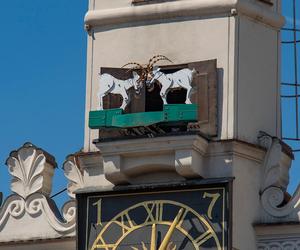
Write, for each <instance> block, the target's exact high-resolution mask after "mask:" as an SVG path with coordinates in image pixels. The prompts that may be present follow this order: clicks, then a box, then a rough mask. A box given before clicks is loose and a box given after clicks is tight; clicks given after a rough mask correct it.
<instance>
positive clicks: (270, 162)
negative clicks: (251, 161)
mask: <svg viewBox="0 0 300 250" xmlns="http://www.w3.org/2000/svg"><path fill="white" fill-rule="evenodd" d="M258 138H259V141H260V144H261V146H263V147H265V148H266V149H267V152H266V156H265V159H264V162H263V175H262V176H263V177H262V181H261V189H260V190H261V204H262V207H263V208H264V210H265V211H266V212H267V214H268V215H270V216H271V218H277V219H278V218H281V219H280V220H284V218H288V220H295V221H299V215H298V214H299V213H300V186H299V187H298V189H297V191H296V192H295V194H294V195H293V197H292V199H290V200H289V201H288V202H287V203H285V202H286V201H285V194H286V187H287V184H288V180H289V177H288V176H289V175H288V171H289V169H290V165H291V158H290V157H288V156H286V155H285V154H284V153H283V152H282V151H283V150H282V145H281V142H280V140H279V139H278V138H276V137H271V136H270V135H268V134H266V133H264V132H260V134H259V137H258Z"/></svg>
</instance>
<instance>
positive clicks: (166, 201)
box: [78, 185, 229, 250]
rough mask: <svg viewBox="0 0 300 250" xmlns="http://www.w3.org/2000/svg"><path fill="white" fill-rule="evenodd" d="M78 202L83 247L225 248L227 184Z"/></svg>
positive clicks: (91, 249)
mask: <svg viewBox="0 0 300 250" xmlns="http://www.w3.org/2000/svg"><path fill="white" fill-rule="evenodd" d="M78 201H79V204H78V205H79V211H78V213H79V217H78V219H79V231H78V246H79V249H82V250H97V249H104V250H121V249H124V250H125V249H126V250H128V249H129V250H184V249H186V250H193V249H229V248H228V244H229V240H228V239H229V223H228V222H229V220H228V215H229V213H228V190H227V187H226V186H219V187H217V186H209V187H200V186H199V185H197V186H194V185H193V186H184V187H182V186H180V188H179V187H175V186H172V188H171V189H170V190H168V188H167V187H165V188H163V189H161V188H159V189H157V190H156V189H155V188H154V189H153V188H152V189H151V192H150V191H149V190H145V189H143V190H139V191H138V190H135V191H134V192H133V191H132V190H131V191H130V192H126V191H124V192H117V193H115V192H112V193H110V192H106V193H102V194H100V193H99V194H87V195H83V194H82V195H79V197H78ZM84 217H85V218H84ZM81 219H82V222H83V223H80V221H81Z"/></svg>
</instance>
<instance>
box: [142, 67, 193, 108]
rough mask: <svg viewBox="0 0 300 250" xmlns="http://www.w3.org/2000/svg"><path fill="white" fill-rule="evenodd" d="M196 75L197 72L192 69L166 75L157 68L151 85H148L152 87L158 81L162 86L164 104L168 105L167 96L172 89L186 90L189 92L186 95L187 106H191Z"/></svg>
mask: <svg viewBox="0 0 300 250" xmlns="http://www.w3.org/2000/svg"><path fill="white" fill-rule="evenodd" d="M195 73H196V70H195V69H193V70H190V69H187V68H186V69H181V70H179V71H176V72H174V73H171V74H165V73H163V72H161V71H160V68H158V67H155V68H154V69H153V71H152V76H151V77H150V79H151V80H150V83H149V84H148V85H150V86H151V85H152V84H153V82H154V81H155V80H157V81H158V82H159V83H160V84H161V90H160V96H161V98H162V100H163V102H164V104H168V103H167V95H168V92H169V91H170V90H171V89H175V88H180V87H182V88H184V89H186V90H187V93H186V101H185V103H186V104H191V103H192V102H191V99H190V96H191V93H192V89H193V88H192V81H193V76H194V74H195Z"/></svg>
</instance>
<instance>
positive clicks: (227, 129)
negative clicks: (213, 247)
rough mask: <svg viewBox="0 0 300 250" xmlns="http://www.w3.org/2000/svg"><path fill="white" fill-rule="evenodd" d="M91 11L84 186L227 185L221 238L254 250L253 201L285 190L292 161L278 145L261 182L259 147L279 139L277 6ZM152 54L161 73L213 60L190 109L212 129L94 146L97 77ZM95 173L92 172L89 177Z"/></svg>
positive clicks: (248, 2) (195, 3) (201, 3)
mask: <svg viewBox="0 0 300 250" xmlns="http://www.w3.org/2000/svg"><path fill="white" fill-rule="evenodd" d="M89 6H90V7H89V11H88V13H87V14H86V17H85V24H86V29H87V31H88V34H89V36H88V60H87V89H86V93H87V94H86V126H85V127H86V129H85V145H84V151H85V152H99V153H94V154H93V155H94V156H93V157H94V158H93V160H92V161H89V162H88V164H86V165H85V164H84V163H83V166H84V167H83V168H84V169H85V171H86V172H85V178H86V182H87V183H88V182H90V183H92V184H91V185H100V186H103V185H104V186H105V185H108V186H109V185H111V184H113V185H116V186H118V185H123V184H127V185H144V184H147V185H151V184H153V185H154V184H156V183H164V184H167V183H170V182H173V181H178V182H185V181H188V180H189V179H199V180H200V179H204V180H209V179H213V178H234V180H233V181H232V192H231V195H232V207H231V208H230V209H229V210H230V214H231V216H230V218H229V220H228V223H230V221H231V222H232V224H231V226H230V229H229V231H230V230H231V232H232V233H229V234H230V236H228V237H229V238H230V241H231V244H232V245H231V246H232V247H233V248H234V249H256V247H257V239H256V232H255V228H254V227H253V225H254V224H256V223H258V224H259V223H260V222H261V221H262V220H263V219H262V218H264V208H263V206H262V204H261V194H262V192H263V191H264V189H265V188H267V186H268V185H273V184H274V183H280V185H281V187H282V188H283V189H285V188H286V186H287V183H288V174H287V173H288V169H289V166H290V161H291V158H292V154H291V152H290V150H289V148H288V147H285V146H278V147H280V150H279V151H280V152H279V153H278V154H279V155H280V156H279V158H280V159H278V164H279V165H280V169H281V173H280V174H279V176H277V177H276V178H277V179H276V178H275V179H276V181H274V182H272V181H271V182H270V183H267V184H266V183H265V180H266V179H268V177H267V175H268V173H269V172H268V170H266V168H267V167H266V165H267V163H266V161H267V160H266V158H265V157H266V152H267V149H270V148H271V145H273V144H272V143H273V142H272V138H273V137H274V138H275V137H278V138H280V136H281V135H280V131H281V125H280V95H279V91H280V89H279V81H280V74H279V72H280V70H279V68H280V28H281V27H282V26H283V24H284V18H283V17H282V16H281V14H280V13H281V1H279V0H278V1H275V0H274V1H260V0H243V1H242V0H235V1H231V0H207V1H206V0H192V1H191V0H182V1H151V0H148V1H147V0H141V1H130V0H127V1H124V0H119V1H109V0H107V1H106V0H102V1H97V0H96V1H95V0H91V1H90V5H89ZM153 55H164V56H165V57H167V58H168V59H170V60H171V61H172V63H170V62H167V61H161V62H160V66H163V65H164V64H168V65H169V66H170V65H195V63H199V62H203V63H204V65H209V61H210V63H212V61H214V64H212V65H213V66H211V67H212V68H213V69H212V70H209V69H208V68H209V66H206V68H205V67H204V68H205V69H203V67H200V66H199V67H200V68H199V69H198V68H197V72H198V73H199V74H200V75H201V77H204V78H205V76H206V77H207V76H208V75H210V77H207V78H206V87H207V89H206V90H204V89H201V87H199V88H198V90H197V91H200V92H201V91H202V92H203V91H207V92H206V93H207V96H206V97H205V96H203V95H201V94H200V95H198V102H197V101H196V104H197V105H198V109H199V110H202V111H203V110H206V111H207V114H208V115H207V117H208V118H207V119H208V120H209V122H210V125H211V124H213V125H211V126H213V127H214V128H215V130H207V129H202V128H203V126H204V125H203V123H202V122H199V123H198V130H197V129H196V130H197V132H198V133H193V134H191V133H186V134H179V133H178V134H176V133H170V134H168V133H167V134H164V136H157V137H156V136H154V138H148V137H147V138H138V137H135V138H130V139H129V138H127V139H124V138H121V137H122V136H121V137H117V138H114V140H101V132H100V140H97V139H99V131H98V130H97V129H90V128H89V122H90V121H89V114H90V111H94V110H97V107H98V102H99V96H97V93H98V92H99V75H98V73H101V72H102V73H103V72H105V71H101V69H102V68H111V67H113V68H121V67H122V66H123V65H125V64H127V63H128V62H138V63H140V64H147V62H148V60H149V58H151V57H152V56H153ZM169 66H167V68H168V67H169ZM201 70H202V71H201ZM213 73H215V75H214V74H213ZM213 76H215V84H214V80H212V78H213ZM201 79H202V78H201ZM199 81H201V80H199ZM203 81H205V80H203ZM200 85H201V84H200ZM200 85H199V86H200ZM201 86H202V85H201ZM199 89H200V90H199ZM212 92H214V93H212ZM194 100H195V99H194ZM199 100H204V101H203V102H201V101H199ZM212 100H213V101H212ZM146 109H147V107H146ZM213 110H214V111H213ZM202 111H201V112H202ZM200 116H201V115H200ZM90 119H91V118H90ZM199 119H200V118H199V114H198V121H199ZM88 121H89V122H88ZM188 131H189V130H188ZM260 132H263V133H260ZM268 136H269V137H268ZM108 137H109V136H108ZM258 138H260V139H258ZM266 141H268V143H266ZM280 145H281V144H280ZM83 158H84V157H83ZM83 161H87V157H86V158H85V160H83ZM264 163H265V165H264ZM99 165H101V170H99ZM97 169H98V175H93V174H91V173H93V172H94V171H97ZM227 247H229V245H227ZM226 249H227V248H226Z"/></svg>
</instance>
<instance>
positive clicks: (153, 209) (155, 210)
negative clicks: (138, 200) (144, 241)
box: [144, 201, 164, 223]
mask: <svg viewBox="0 0 300 250" xmlns="http://www.w3.org/2000/svg"><path fill="white" fill-rule="evenodd" d="M144 208H145V209H146V212H147V218H146V220H145V223H147V222H151V223H156V222H159V221H162V218H163V209H164V204H163V202H160V201H158V202H154V203H150V204H144Z"/></svg>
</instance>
